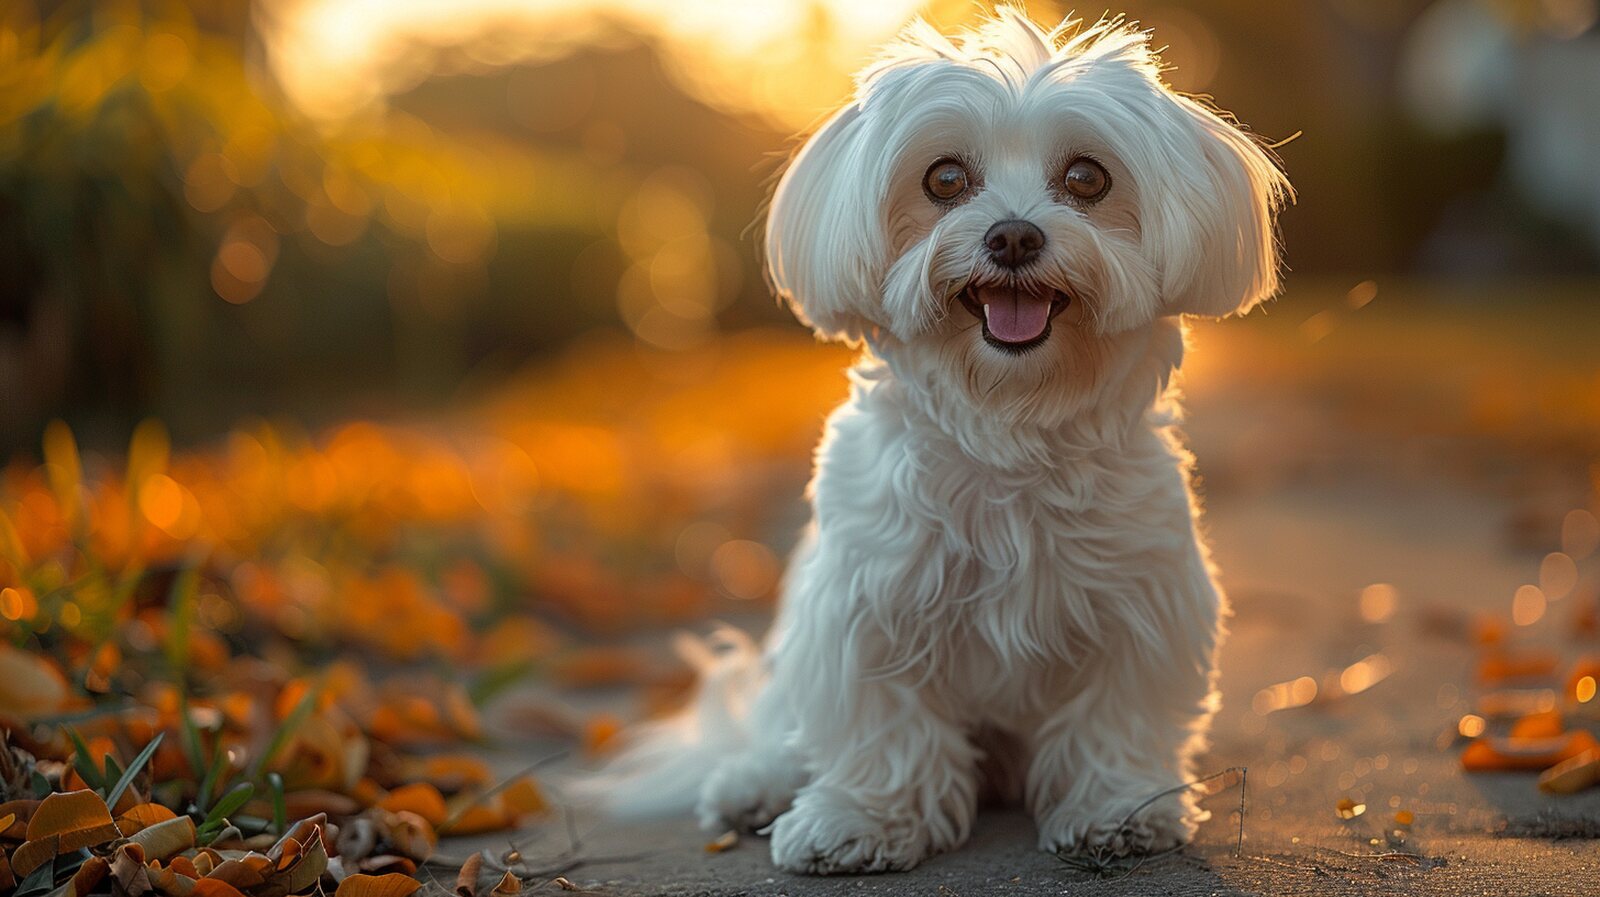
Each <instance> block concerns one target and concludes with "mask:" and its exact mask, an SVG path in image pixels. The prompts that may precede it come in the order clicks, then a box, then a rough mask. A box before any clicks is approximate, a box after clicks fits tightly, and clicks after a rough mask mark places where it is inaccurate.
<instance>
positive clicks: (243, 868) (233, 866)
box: [197, 853, 276, 892]
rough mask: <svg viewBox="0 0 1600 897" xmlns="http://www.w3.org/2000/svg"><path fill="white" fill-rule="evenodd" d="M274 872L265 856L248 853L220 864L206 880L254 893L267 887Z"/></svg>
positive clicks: (270, 862) (207, 875)
mask: <svg viewBox="0 0 1600 897" xmlns="http://www.w3.org/2000/svg"><path fill="white" fill-rule="evenodd" d="M197 865H198V864H197ZM274 871H276V870H275V869H274V868H273V863H272V860H270V859H268V858H267V857H266V856H265V855H264V854H259V853H247V854H245V855H244V856H241V857H235V858H233V859H226V860H223V861H222V862H221V863H218V864H217V866H216V867H215V868H213V869H212V870H211V871H210V872H208V873H206V879H217V880H218V881H225V882H227V883H228V884H230V885H233V886H234V887H235V888H238V889H239V890H241V891H252V892H254V891H255V890H257V889H258V888H261V887H263V886H264V885H266V883H267V880H268V878H269V877H270V876H271V875H272V873H273V872H274Z"/></svg>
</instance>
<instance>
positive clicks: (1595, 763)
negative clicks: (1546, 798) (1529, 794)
mask: <svg viewBox="0 0 1600 897" xmlns="http://www.w3.org/2000/svg"><path fill="white" fill-rule="evenodd" d="M1595 785H1600V749H1596V748H1590V749H1588V750H1586V751H1584V752H1583V753H1581V754H1578V755H1577V756H1575V757H1569V758H1568V759H1566V760H1563V761H1561V762H1560V763H1557V764H1556V765H1554V766H1552V767H1550V768H1549V769H1547V770H1545V771H1544V772H1543V773H1541V774H1540V775H1539V790H1540V791H1544V792H1546V793H1547V794H1576V793H1577V792H1579V791H1583V790H1584V789H1586V788H1592V787H1594V786H1595Z"/></svg>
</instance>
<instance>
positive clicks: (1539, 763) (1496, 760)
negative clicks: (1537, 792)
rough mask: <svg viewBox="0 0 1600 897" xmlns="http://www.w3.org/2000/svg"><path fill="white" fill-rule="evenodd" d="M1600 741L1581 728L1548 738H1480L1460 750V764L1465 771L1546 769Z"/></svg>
mask: <svg viewBox="0 0 1600 897" xmlns="http://www.w3.org/2000/svg"><path fill="white" fill-rule="evenodd" d="M1595 747H1600V742H1597V741H1595V737H1594V736H1593V735H1591V734H1589V732H1588V731H1586V730H1584V729H1577V730H1574V731H1572V732H1568V733H1567V734H1565V735H1557V736H1554V737H1550V738H1488V737H1485V738H1479V739H1477V740H1475V741H1473V742H1472V743H1471V744H1469V745H1467V748H1466V750H1464V751H1462V752H1461V767H1462V768H1463V769H1465V770H1466V771H1468V772H1498V771H1504V770H1517V769H1522V770H1534V771H1538V770H1545V769H1549V768H1550V767H1552V766H1555V765H1556V764H1557V763H1560V762H1562V761H1563V760H1567V759H1570V758H1572V757H1576V756H1578V755H1579V754H1581V753H1583V752H1584V751H1587V750H1589V749H1590V748H1595Z"/></svg>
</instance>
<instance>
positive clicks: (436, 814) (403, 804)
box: [378, 782, 449, 826]
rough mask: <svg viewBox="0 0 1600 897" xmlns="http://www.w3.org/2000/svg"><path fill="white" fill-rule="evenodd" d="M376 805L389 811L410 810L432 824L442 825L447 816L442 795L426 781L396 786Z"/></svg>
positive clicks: (447, 812)
mask: <svg viewBox="0 0 1600 897" xmlns="http://www.w3.org/2000/svg"><path fill="white" fill-rule="evenodd" d="M378 806H380V807H382V808H383V809H385V810H388V811H389V812H391V813H394V812H398V811H400V810H410V811H411V812H413V813H415V814H417V815H418V816H421V817H422V818H423V819H426V820H427V821H428V822H429V824H431V825H434V826H439V825H442V824H443V823H444V821H445V819H446V818H448V816H449V811H448V810H446V809H445V806H444V796H443V795H441V794H440V793H439V789H437V788H435V787H433V786H432V785H430V784H428V783H427V782H414V783H412V784H410V785H404V786H401V787H399V788H396V789H395V790H393V791H391V792H389V795H388V796H387V797H385V798H383V799H382V800H380V801H378Z"/></svg>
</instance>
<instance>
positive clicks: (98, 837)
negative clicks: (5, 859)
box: [11, 790, 122, 877]
mask: <svg viewBox="0 0 1600 897" xmlns="http://www.w3.org/2000/svg"><path fill="white" fill-rule="evenodd" d="M120 837H122V833H121V832H119V831H117V825H116V823H114V822H112V821H111V809H110V808H109V807H107V806H106V802H105V799H104V798H102V797H101V796H100V795H98V794H96V793H94V792H93V791H87V790H84V791H68V792H65V793H57V794H52V795H50V796H49V797H46V798H45V799H44V800H43V801H41V802H40V804H39V807H38V809H37V810H35V811H34V814H33V818H32V819H30V820H28V840H27V843H25V844H23V845H22V846H21V847H19V848H17V851H16V853H14V854H12V855H11V867H12V870H13V872H14V873H15V874H16V875H20V876H24V877H26V876H27V874H28V873H30V872H32V871H33V870H35V869H37V868H39V866H40V865H42V864H43V863H45V862H47V861H49V860H51V859H53V858H54V857H56V856H58V855H60V854H63V853H71V852H72V851H75V850H81V849H83V848H85V847H94V846H97V845H100V844H104V843H106V842H107V841H111V840H113V839H115V838H120Z"/></svg>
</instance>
